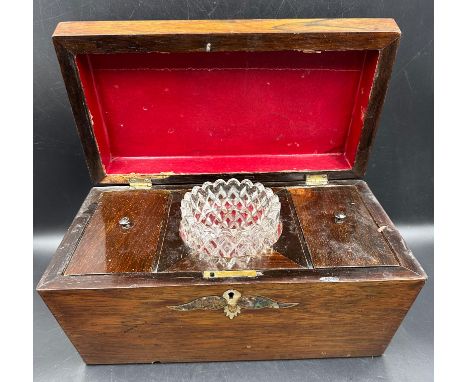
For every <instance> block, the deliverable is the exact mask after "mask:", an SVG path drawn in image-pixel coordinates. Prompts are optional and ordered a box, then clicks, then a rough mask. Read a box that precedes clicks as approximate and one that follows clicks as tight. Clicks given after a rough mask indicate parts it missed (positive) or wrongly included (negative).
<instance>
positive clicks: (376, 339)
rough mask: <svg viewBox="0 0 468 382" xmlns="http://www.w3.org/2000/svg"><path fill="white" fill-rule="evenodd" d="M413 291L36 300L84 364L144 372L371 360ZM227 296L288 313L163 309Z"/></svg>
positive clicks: (134, 292)
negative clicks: (153, 366)
mask: <svg viewBox="0 0 468 382" xmlns="http://www.w3.org/2000/svg"><path fill="white" fill-rule="evenodd" d="M422 285H423V281H422V280H406V281H392V282H389V281H382V282H366V281H360V282H323V281H316V282H312V283H297V282H294V281H293V280H292V279H291V280H289V282H287V283H284V282H283V283H264V282H261V281H255V282H252V283H249V284H239V283H237V282H236V281H234V280H231V281H230V282H229V283H226V284H224V285H219V284H211V285H204V286H196V287H195V286H190V285H185V286H183V285H177V286H169V287H145V288H138V287H132V288H125V289H122V288H111V289H93V290H73V289H72V290H62V291H51V290H43V291H40V293H41V295H42V297H43V298H44V301H45V302H46V303H47V305H48V307H49V308H50V310H51V311H52V312H53V313H54V315H55V316H56V317H57V319H58V321H59V323H60V325H61V326H62V328H63V329H64V331H65V333H66V334H67V335H68V337H69V338H70V340H71V341H72V342H73V344H74V345H75V346H76V348H77V350H78V351H79V352H80V354H81V356H82V357H83V359H84V360H85V361H86V363H89V364H103V363H105V364H110V363H152V362H186V361H225V360H255V359H298V358H323V357H356V356H371V355H373V356H376V355H380V354H382V353H383V352H384V350H385V348H386V347H387V345H388V343H389V341H390V339H391V338H392V336H393V334H394V333H395V331H396V329H397V328H398V326H399V324H400V322H401V320H402V319H403V317H404V316H405V314H406V312H407V310H408V309H409V307H410V306H411V304H412V302H413V300H414V299H415V297H416V296H417V294H418V292H419V290H420V289H421V287H422ZM228 289H236V290H238V291H239V292H241V293H242V294H243V295H260V296H264V297H268V298H271V299H274V300H277V301H282V302H289V303H297V304H298V305H297V306H295V307H292V308H289V309H262V310H245V311H243V312H242V313H241V314H240V315H239V316H238V317H236V318H235V319H233V320H229V319H228V318H227V317H226V316H225V315H224V313H223V312H222V311H218V310H213V311H206V310H195V311H188V312H180V311H175V310H172V309H170V308H169V307H170V306H174V305H179V304H182V303H185V302H187V301H192V300H194V299H196V298H200V297H203V296H213V295H214V296H220V295H222V293H224V292H225V291H226V290H228Z"/></svg>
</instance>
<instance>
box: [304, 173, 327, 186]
mask: <svg viewBox="0 0 468 382" xmlns="http://www.w3.org/2000/svg"><path fill="white" fill-rule="evenodd" d="M305 183H306V186H323V185H325V184H328V176H327V174H308V175H306V179H305Z"/></svg>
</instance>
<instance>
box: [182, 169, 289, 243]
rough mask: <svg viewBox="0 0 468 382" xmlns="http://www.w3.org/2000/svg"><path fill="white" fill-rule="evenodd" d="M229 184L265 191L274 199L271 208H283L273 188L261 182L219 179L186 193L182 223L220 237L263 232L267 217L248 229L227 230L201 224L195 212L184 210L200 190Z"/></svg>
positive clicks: (183, 200)
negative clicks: (185, 222)
mask: <svg viewBox="0 0 468 382" xmlns="http://www.w3.org/2000/svg"><path fill="white" fill-rule="evenodd" d="M229 183H235V184H236V185H237V186H239V187H240V186H241V185H242V184H246V185H248V186H249V187H252V188H257V190H258V191H259V192H262V191H265V192H266V194H267V196H268V198H272V199H271V200H270V203H271V206H275V205H276V206H278V207H279V208H278V209H280V208H281V203H280V201H279V198H278V195H276V194H275V193H274V192H273V190H272V189H271V188H269V187H265V186H264V185H263V184H262V183H259V182H256V183H252V181H251V180H249V179H243V180H242V181H239V180H238V179H236V178H230V179H228V180H227V181H225V180H224V179H218V180H216V181H215V182H205V183H203V184H202V185H201V186H195V187H193V188H192V190H191V191H188V192H186V193H185V195H184V197H183V199H182V203H181V212H182V220H181V223H183V221H184V220H186V221H187V223H188V224H189V225H190V226H194V227H195V226H196V227H197V229H198V230H202V231H205V232H209V233H213V232H216V233H217V234H218V235H231V236H233V235H238V234H239V231H240V232H241V233H243V235H249V236H252V235H253V234H255V233H256V231H259V230H261V223H262V222H263V221H264V220H265V219H268V216H267V215H263V216H262V217H261V219H259V220H258V221H257V222H255V224H252V225H250V226H247V227H242V228H240V227H238V228H226V227H223V228H216V227H213V226H209V225H206V224H204V223H201V222H199V221H197V220H196V219H195V216H193V213H191V212H192V211H193V210H192V209H191V208H182V207H183V204H184V202H185V203H190V198H191V196H195V197H196V196H197V193H198V192H199V191H200V190H204V191H207V189H208V188H209V187H212V188H213V189H215V188H216V187H218V186H219V185H228V184H229ZM271 206H270V209H271ZM278 224H281V221H280V219H279V218H278Z"/></svg>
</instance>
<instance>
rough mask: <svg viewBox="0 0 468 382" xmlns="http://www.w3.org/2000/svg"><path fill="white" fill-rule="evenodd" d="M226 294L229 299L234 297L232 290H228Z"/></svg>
mask: <svg viewBox="0 0 468 382" xmlns="http://www.w3.org/2000/svg"><path fill="white" fill-rule="evenodd" d="M228 296H229V299H230V300H231V299H232V298H233V297H234V292H229V293H228Z"/></svg>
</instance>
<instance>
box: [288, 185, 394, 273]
mask: <svg viewBox="0 0 468 382" xmlns="http://www.w3.org/2000/svg"><path fill="white" fill-rule="evenodd" d="M289 192H290V194H291V197H292V199H293V201H294V206H295V208H296V211H297V214H298V217H299V220H300V221H301V227H302V230H303V232H304V237H305V239H306V242H307V245H308V247H309V251H310V253H311V256H312V259H313V263H314V267H316V268H333V267H371V266H380V265H385V266H388V265H398V261H397V259H396V258H395V255H394V254H393V252H392V250H391V247H390V246H389V245H388V244H387V241H386V240H385V238H384V236H383V235H382V233H381V232H379V229H380V227H379V226H378V225H377V224H376V223H375V221H374V220H373V219H372V216H371V215H370V214H369V212H368V210H367V208H366V206H365V204H364V203H363V201H362V199H361V197H360V196H359V192H358V190H357V189H356V187H353V186H326V187H316V188H300V187H297V188H291V189H289ZM339 212H343V213H344V214H345V215H346V218H345V219H344V220H343V222H341V223H336V222H335V214H336V213H339Z"/></svg>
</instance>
